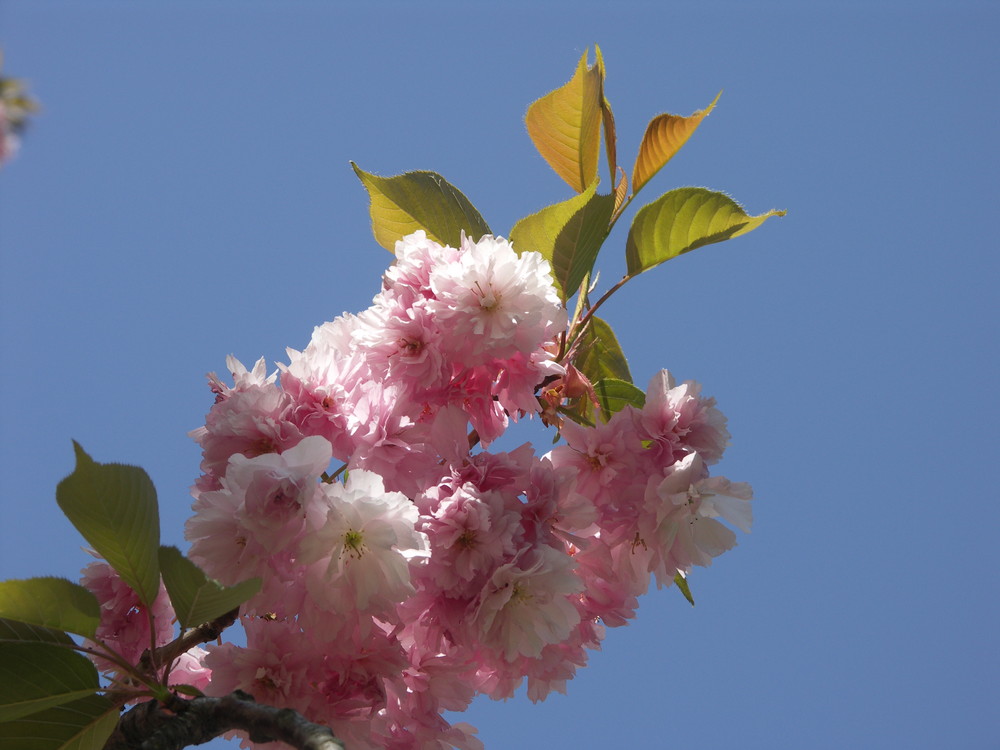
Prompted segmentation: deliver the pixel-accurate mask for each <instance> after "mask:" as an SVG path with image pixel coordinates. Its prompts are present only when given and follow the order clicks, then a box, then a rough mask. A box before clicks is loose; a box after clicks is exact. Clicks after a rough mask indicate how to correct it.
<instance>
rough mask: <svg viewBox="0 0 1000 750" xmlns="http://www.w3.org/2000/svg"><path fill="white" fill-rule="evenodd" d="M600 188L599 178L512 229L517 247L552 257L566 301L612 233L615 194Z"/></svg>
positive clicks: (511, 238)
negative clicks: (603, 191) (598, 192)
mask: <svg viewBox="0 0 1000 750" xmlns="http://www.w3.org/2000/svg"><path fill="white" fill-rule="evenodd" d="M596 190H597V181H596V180H595V181H594V182H593V183H592V184H591V185H590V187H588V188H587V189H586V190H585V191H583V192H582V193H580V194H579V195H575V196H573V197H572V198H570V199H569V200H567V201H563V202H562V203H556V204H555V205H552V206H547V207H545V208H543V209H542V210H541V211H539V212H538V213H534V214H532V215H531V216H526V217H524V218H523V219H521V220H520V221H519V222H517V224H515V225H514V227H513V229H511V230H510V240H511V242H512V243H513V244H514V249H515V250H516V251H518V252H519V253H523V252H525V251H528V250H534V251H535V252H537V253H541V254H542V256H544V257H545V259H546V260H548V261H549V263H550V264H551V266H552V275H553V277H554V279H555V282H556V288H557V289H559V296H560V297H561V298H562V299H563V301H565V300H566V299H568V298H570V297H572V296H573V294H574V293H575V292H576V290H577V288H578V287H579V286H580V284H581V283H582V282H583V279H584V278H585V277H586V275H587V274H588V273H590V271H591V270H592V269H593V267H594V261H596V260H597V253H598V252H599V251H600V249H601V245H602V244H603V242H604V239H605V238H606V237H607V236H608V226H609V224H610V222H611V213H612V211H614V207H615V198H614V196H613V195H598V194H597V193H596Z"/></svg>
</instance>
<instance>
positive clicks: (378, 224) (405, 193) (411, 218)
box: [351, 162, 492, 253]
mask: <svg viewBox="0 0 1000 750" xmlns="http://www.w3.org/2000/svg"><path fill="white" fill-rule="evenodd" d="M351 166H352V167H353V168H354V172H355V174H357V176H358V179H360V180H361V184H363V185H364V186H365V189H366V190H367V191H368V197H369V199H370V204H369V213H370V214H371V218H372V233H373V234H374V235H375V240H376V241H377V242H378V244H380V245H381V246H382V247H384V248H385V249H386V250H388V251H389V252H390V253H392V252H395V250H396V240H399V239H402V238H403V237H405V236H406V235H408V234H412V233H413V232H415V231H417V230H418V229H423V230H424V231H425V232H427V236H428V237H429V238H430V239H432V240H434V241H436V242H438V243H440V244H442V245H451V246H452V247H458V246H459V243H460V242H461V236H462V232H463V231H464V232H465V233H466V234H467V235H468V236H469V237H470V238H471V239H473V240H476V241H478V240H479V239H480V238H481V237H482V236H483V235H484V234H491V233H492V232H491V231H490V228H489V226H488V225H487V224H486V221H485V220H484V219H483V217H482V216H480V214H479V211H477V210H476V207H475V206H473V205H472V203H471V202H470V201H469V199H468V198H466V197H465V196H464V195H463V194H462V193H461V191H460V190H459V189H458V188H456V187H455V186H454V185H452V184H451V183H450V182H448V181H447V180H446V179H444V177H442V176H441V175H439V174H437V173H436V172H406V173H404V174H400V175H396V176H394V177H379V176H378V175H374V174H371V173H369V172H365V171H364V170H363V169H361V168H360V167H359V166H358V165H357V164H355V163H354V162H351Z"/></svg>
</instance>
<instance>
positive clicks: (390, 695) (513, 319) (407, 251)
mask: <svg viewBox="0 0 1000 750" xmlns="http://www.w3.org/2000/svg"><path fill="white" fill-rule="evenodd" d="M566 324H567V316H566V311H565V308H564V307H563V305H562V303H561V301H560V297H559V295H558V293H557V291H556V289H555V287H554V285H553V281H552V276H551V272H550V269H549V266H548V263H547V262H546V261H545V260H544V259H543V258H542V257H541V256H540V255H538V254H537V253H533V252H523V253H520V254H519V253H518V252H516V251H515V249H514V248H513V247H512V246H511V244H510V243H509V242H508V241H507V240H504V239H502V238H499V237H492V236H486V237H483V238H481V239H480V240H479V241H478V242H476V241H473V240H472V239H470V238H468V237H463V239H462V242H461V243H460V246H459V247H457V248H453V247H449V246H445V245H441V244H439V243H437V242H434V241H433V240H431V239H430V238H428V237H427V235H426V234H425V233H424V232H417V233H415V234H413V235H410V236H408V237H406V238H404V239H403V240H401V241H400V242H398V243H397V246H396V261H395V263H394V264H393V265H392V266H391V267H390V268H389V269H388V271H387V272H386V273H385V275H384V277H383V283H382V288H381V290H380V291H379V293H378V294H377V295H376V296H375V298H374V299H373V301H372V305H371V306H370V307H369V308H368V309H367V310H364V311H362V312H360V313H358V314H356V315H352V314H344V315H341V316H340V317H338V318H337V319H335V320H333V321H330V322H327V323H323V324H322V325H320V326H317V327H316V329H315V330H314V332H313V335H312V338H311V340H310V341H309V343H308V345H307V346H306V347H305V348H304V349H302V350H301V351H297V350H292V349H289V350H288V356H289V361H288V362H287V363H285V364H282V365H279V372H278V373H276V374H274V375H268V374H267V372H266V368H265V365H264V362H263V360H261V361H259V362H258V363H257V364H256V365H255V366H254V367H253V368H250V369H248V368H246V367H245V366H244V365H243V364H242V363H240V362H239V361H237V360H236V359H235V358H232V357H230V358H229V359H228V360H227V365H228V367H229V371H230V372H231V373H232V376H233V384H232V385H227V384H225V383H224V382H223V381H222V380H221V379H219V378H217V377H215V376H214V375H212V376H210V379H209V380H210V386H211V388H212V391H213V392H214V393H215V404H214V406H213V407H212V409H211V410H210V412H209V414H208V416H207V417H206V421H205V425H204V426H203V427H201V428H199V429H198V430H195V431H194V432H193V433H192V437H193V438H194V439H195V440H197V441H198V443H199V444H200V445H201V448H202V455H203V460H202V465H201V468H202V475H201V477H200V478H199V479H198V480H197V482H196V484H195V487H194V489H193V495H194V497H195V501H194V505H193V509H194V515H193V516H192V518H191V519H190V520H189V521H188V523H187V527H186V536H187V538H188V540H189V541H190V542H191V550H190V556H191V558H192V559H193V560H194V561H195V562H196V563H197V564H198V565H199V566H201V567H202V568H203V569H204V570H205V571H206V572H207V573H208V574H209V575H210V576H212V577H213V578H216V579H218V580H219V581H221V582H223V583H225V584H234V583H236V582H238V581H242V580H245V579H248V578H253V577H258V578H260V579H261V581H262V588H261V590H260V592H259V593H258V594H256V595H255V596H254V597H253V598H252V599H250V600H249V601H248V602H246V603H245V604H244V605H243V607H242V609H241V617H240V621H241V623H242V624H243V626H244V628H245V631H246V642H245V644H242V645H237V644H234V643H225V644H213V645H209V646H208V647H207V652H206V653H203V654H200V655H197V656H196V657H193V658H194V661H195V665H194V666H196V667H197V668H198V669H200V670H202V671H201V672H199V674H198V679H200V680H202V683H201V684H204V683H205V682H207V686H205V688H204V689H205V692H206V693H209V694H213V695H223V694H225V693H228V692H230V691H232V690H234V689H241V690H245V691H247V692H249V693H250V694H252V695H254V696H255V697H256V699H257V700H258V701H263V702H267V703H270V704H272V705H276V706H281V707H288V708H292V709H295V710H298V711H300V712H302V713H303V714H304V715H305V716H306V717H307V718H309V719H311V720H313V721H318V722H323V723H326V724H328V725H329V726H331V727H332V728H333V730H334V732H335V733H336V734H337V735H338V736H339V737H340V738H341V739H342V740H344V741H345V742H346V743H347V745H348V746H349V747H351V748H357V749H359V750H365V749H368V748H371V749H372V750H374V749H375V748H392V749H393V750H411V749H419V750H432V749H433V750H444V749H445V748H449V747H454V748H460V749H461V750H476V748H480V747H481V743H480V742H479V741H478V740H477V739H476V737H475V730H474V729H473V728H472V727H470V726H468V725H466V724H461V723H456V724H454V725H452V724H449V723H448V722H447V721H446V720H445V719H444V718H443V717H442V712H444V711H461V710H463V709H465V708H466V707H467V706H468V704H469V702H470V701H471V700H472V699H473V698H474V697H475V696H476V695H478V694H485V695H489V696H490V697H492V698H495V699H502V698H507V697H510V696H511V695H513V694H514V692H515V691H516V690H517V689H518V687H519V686H521V685H522V684H524V683H525V681H526V682H527V692H528V695H529V697H530V698H531V699H532V700H540V699H543V698H545V697H546V695H548V694H549V693H550V692H551V691H553V690H555V691H560V692H562V691H564V690H565V687H566V683H567V682H568V680H570V679H572V677H573V676H574V674H575V672H576V670H577V669H578V668H579V667H582V666H584V665H585V664H586V662H587V654H588V652H589V651H590V650H593V649H595V648H598V647H599V644H600V642H601V639H602V638H603V637H604V627H605V626H618V625H622V624H624V623H625V622H627V621H628V620H629V619H630V618H631V617H633V616H634V614H635V609H636V606H637V601H636V597H638V596H639V595H641V594H642V593H644V592H645V591H646V590H647V588H648V585H649V582H650V580H651V579H652V578H653V577H655V578H656V580H657V582H658V583H659V584H661V585H670V584H671V583H672V582H673V580H674V578H675V576H677V575H682V576H686V575H687V574H688V572H690V570H691V568H692V566H694V565H707V564H709V563H710V562H711V559H712V558H713V557H715V556H717V555H718V554H720V553H721V552H723V551H725V550H726V549H729V548H730V547H732V546H733V544H734V543H735V538H734V535H733V533H732V531H730V530H729V528H727V527H726V526H725V525H723V524H722V523H720V521H725V522H727V523H729V524H732V525H735V526H737V527H738V528H741V529H743V530H745V531H746V530H749V525H750V510H749V499H750V491H749V487H747V486H746V485H742V484H734V483H730V482H728V481H727V480H725V479H722V478H720V477H710V476H709V472H708V468H707V467H708V466H709V465H711V464H713V463H715V462H716V461H718V459H719V458H720V457H721V455H722V452H723V450H724V448H725V446H726V444H727V442H728V439H729V434H728V432H727V431H726V427H725V418H724V417H723V416H722V414H721V412H719V411H718V409H717V408H716V407H715V402H714V400H712V399H708V398H704V397H702V396H701V394H700V390H699V386H698V385H697V384H696V383H692V382H687V383H683V384H681V385H676V384H675V382H674V381H673V379H672V378H671V376H670V375H669V373H667V372H666V371H663V372H661V373H659V374H657V375H656V376H654V377H653V379H652V381H651V382H650V385H649V388H648V390H647V393H646V400H645V405H644V406H643V407H642V408H637V407H631V406H628V407H625V408H624V409H623V410H621V411H619V412H617V413H615V414H614V415H613V416H611V418H610V419H608V420H607V421H606V422H605V421H598V422H597V423H596V424H595V425H593V426H581V425H578V424H575V423H572V422H568V421H567V422H566V423H565V424H564V425H563V426H562V438H563V440H564V444H562V445H560V446H559V447H557V448H555V449H553V450H552V451H551V452H550V453H548V454H546V455H542V456H539V455H536V453H535V451H534V449H533V447H532V446H531V445H530V444H526V445H523V446H521V447H520V448H518V449H516V450H513V451H510V452H506V453H502V452H491V451H490V450H489V449H488V448H489V446H490V444H491V443H492V442H494V441H495V440H496V439H497V438H499V437H500V436H501V435H503V434H504V432H505V431H506V430H507V428H508V427H509V426H510V423H511V422H512V421H516V420H518V419H520V418H523V417H526V416H530V415H533V414H537V413H539V412H540V411H541V407H540V405H539V404H540V401H539V399H538V397H537V394H538V393H539V392H540V388H541V387H542V385H543V384H544V383H547V382H552V381H554V380H556V379H559V378H566V379H567V380H569V379H571V378H573V379H576V380H579V379H580V378H582V375H581V374H580V373H579V372H578V371H576V370H575V368H572V367H571V366H567V365H565V364H563V363H561V362H559V361H558V360H557V353H558V351H559V347H558V345H557V341H558V338H559V336H560V334H562V333H563V332H564V331H565V328H566ZM583 391H589V392H590V393H592V392H593V391H592V389H590V387H589V384H587V383H584V387H583ZM550 406H551V404H550ZM470 436H471V437H473V438H474V439H471V440H470ZM473 445H478V447H477V448H475V449H473V448H472V447H471V446H473ZM338 467H339V468H338ZM91 578H93V579H94V581H96V580H97V578H96V577H95V576H91ZM105 588H107V586H105ZM99 598H100V599H101V600H102V601H113V600H114V598H115V597H114V596H113V595H112V592H110V591H108V592H106V593H105V595H103V596H99ZM155 621H156V622H160V621H161V619H160V618H159V617H158V618H156V620H155ZM168 621H169V620H168ZM143 637H145V638H146V640H147V641H148V639H149V633H148V632H147V633H145V635H144V636H143ZM164 637H166V636H165V634H164ZM159 638H160V635H157V639H159ZM209 674H210V675H211V679H210V680H208V678H207V675H209Z"/></svg>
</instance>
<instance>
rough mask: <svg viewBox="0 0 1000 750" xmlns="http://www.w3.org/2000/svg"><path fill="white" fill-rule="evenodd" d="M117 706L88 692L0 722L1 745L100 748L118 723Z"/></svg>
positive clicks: (26, 749)
mask: <svg viewBox="0 0 1000 750" xmlns="http://www.w3.org/2000/svg"><path fill="white" fill-rule="evenodd" d="M119 716H120V709H119V708H118V706H116V705H115V704H114V703H112V702H111V701H110V700H108V699H107V698H105V697H104V696H103V695H91V696H88V697H86V698H81V699H80V700H75V701H72V702H71V703H64V704H63V705H61V706H55V707H53V708H49V709H46V710H45V711H40V712H39V713H34V714H31V715H30V716H25V717H24V718H21V719H16V720H14V721H7V722H3V723H0V747H4V748H12V749H13V748H17V750H102V748H103V747H104V744H105V742H107V739H108V737H110V736H111V733H112V732H114V731H115V727H116V726H117V725H118V718H119Z"/></svg>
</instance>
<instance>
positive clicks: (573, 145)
mask: <svg viewBox="0 0 1000 750" xmlns="http://www.w3.org/2000/svg"><path fill="white" fill-rule="evenodd" d="M601 69H602V66H601V65H598V64H594V65H593V66H588V65H587V53H586V52H584V53H583V57H581V58H580V62H579V63H578V64H577V66H576V72H575V73H574V74H573V78H572V79H570V81H569V82H568V83H566V84H565V85H563V86H560V87H559V88H558V89H556V90H555V91H552V92H550V93H548V94H546V95H545V96H543V97H542V98H541V99H538V100H537V101H535V102H533V103H532V104H531V105H530V106H529V107H528V112H527V114H526V115H525V116H524V124H525V125H526V126H527V128H528V135H529V136H531V140H532V142H533V143H534V144H535V148H537V149H538V153H540V154H541V155H542V157H543V158H544V159H545V161H547V162H548V163H549V166H550V167H552V169H554V170H555V172H556V174H557V175H559V176H560V177H562V178H563V179H564V180H565V181H566V182H567V183H569V186H570V187H571V188H573V189H574V190H575V191H576V192H578V193H582V192H583V191H584V190H586V189H587V186H588V185H590V184H591V183H592V182H593V181H594V178H596V177H597V161H598V156H599V154H600V149H601V120H602V118H603V114H604V111H603V104H604V87H603V85H602V81H601V79H602V75H601Z"/></svg>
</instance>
